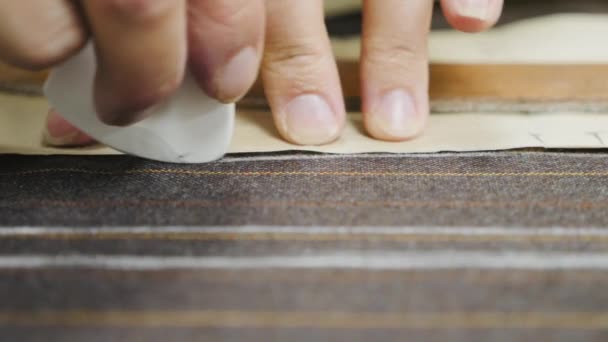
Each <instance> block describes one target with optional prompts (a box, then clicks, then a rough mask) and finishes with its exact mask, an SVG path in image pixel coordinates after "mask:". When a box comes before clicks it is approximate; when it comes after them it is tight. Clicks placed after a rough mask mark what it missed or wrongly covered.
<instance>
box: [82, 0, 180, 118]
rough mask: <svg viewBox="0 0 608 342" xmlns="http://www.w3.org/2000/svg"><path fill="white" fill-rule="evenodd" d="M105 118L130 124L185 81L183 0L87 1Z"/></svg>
mask: <svg viewBox="0 0 608 342" xmlns="http://www.w3.org/2000/svg"><path fill="white" fill-rule="evenodd" d="M84 4H85V6H84V7H85V10H86V13H87V16H88V19H89V22H90V26H91V31H92V32H93V34H94V39H95V44H96V52H97V57H98V67H97V76H96V79H95V103H96V106H97V111H98V113H99V115H100V118H101V120H102V121H104V122H106V123H108V124H112V125H120V126H123V125H128V124H131V123H133V122H136V121H138V120H140V119H142V118H143V117H145V115H146V113H145V110H146V109H148V108H149V107H151V106H153V105H154V104H156V103H158V102H159V101H161V100H162V99H164V98H165V97H167V96H169V95H170V94H171V93H173V92H174V91H175V90H176V88H177V87H178V86H179V85H180V84H181V82H182V79H183V76H184V71H185V64H186V58H187V39H186V7H185V0H174V1H166V0H103V1H101V0H89V1H85V2H84Z"/></svg>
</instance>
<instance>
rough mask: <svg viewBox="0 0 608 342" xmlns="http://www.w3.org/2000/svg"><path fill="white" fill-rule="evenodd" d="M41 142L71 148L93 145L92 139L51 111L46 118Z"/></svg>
mask: <svg viewBox="0 0 608 342" xmlns="http://www.w3.org/2000/svg"><path fill="white" fill-rule="evenodd" d="M43 142H44V144H45V145H49V146H59V147H72V146H86V145H91V144H94V143H95V141H94V140H93V138H91V137H90V136H88V135H87V134H86V133H83V132H81V131H80V130H79V129H78V128H76V127H74V126H73V125H72V124H71V123H69V122H67V121H66V120H65V119H64V118H63V117H62V116H61V115H60V114H59V113H57V112H56V111H55V110H53V109H51V110H50V111H49V114H48V115H47V118H46V124H45V131H44V136H43Z"/></svg>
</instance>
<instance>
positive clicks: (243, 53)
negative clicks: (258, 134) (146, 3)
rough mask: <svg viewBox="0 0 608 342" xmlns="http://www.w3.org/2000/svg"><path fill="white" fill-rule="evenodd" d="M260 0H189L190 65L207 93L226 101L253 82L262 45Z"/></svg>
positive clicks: (242, 93) (262, 24)
mask: <svg viewBox="0 0 608 342" xmlns="http://www.w3.org/2000/svg"><path fill="white" fill-rule="evenodd" d="M264 26H265V9H264V2H263V0H231V1H226V0H190V1H189V2H188V32H189V39H188V41H189V49H190V50H189V63H190V68H191V70H192V72H193V74H194V76H195V77H196V79H197V80H198V82H199V83H200V84H201V86H202V88H203V89H204V90H205V92H206V93H207V94H209V95H210V96H212V97H214V98H216V99H218V100H220V101H222V102H226V103H230V102H236V101H237V100H238V99H240V98H241V97H243V96H244V95H245V94H246V93H247V91H248V90H249V88H250V87H251V86H252V85H253V83H254V82H255V80H256V78H257V75H258V70H259V67H260V61H261V59H262V50H263V48H264Z"/></svg>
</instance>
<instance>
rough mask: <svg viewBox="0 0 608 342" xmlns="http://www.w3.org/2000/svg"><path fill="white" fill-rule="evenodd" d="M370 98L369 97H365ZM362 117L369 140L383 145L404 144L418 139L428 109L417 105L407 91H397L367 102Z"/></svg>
mask: <svg viewBox="0 0 608 342" xmlns="http://www.w3.org/2000/svg"><path fill="white" fill-rule="evenodd" d="M368 98H369V97H368ZM368 101H370V102H371V103H369V104H367V105H366V106H365V107H366V110H365V113H364V118H365V119H364V123H365V128H366V130H367V132H368V133H369V135H370V136H372V137H373V138H376V139H379V140H384V141H394V142H400V141H406V140H410V139H413V138H415V137H417V136H419V135H420V134H421V133H422V131H423V130H424V128H425V127H426V122H427V117H428V112H427V111H425V110H423V108H426V107H427V106H420V105H418V103H417V101H416V100H415V97H414V96H413V95H412V94H411V93H410V92H409V91H407V90H404V89H396V90H392V91H389V92H387V93H385V94H382V95H380V96H379V97H377V98H370V100H368Z"/></svg>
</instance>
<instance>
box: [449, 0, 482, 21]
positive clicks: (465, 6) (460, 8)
mask: <svg viewBox="0 0 608 342" xmlns="http://www.w3.org/2000/svg"><path fill="white" fill-rule="evenodd" d="M456 10H457V12H458V14H459V15H460V16H462V17H467V18H473V19H477V20H481V21H485V20H487V19H488V17H489V15H490V4H489V1H488V0H458V1H457V2H456Z"/></svg>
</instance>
